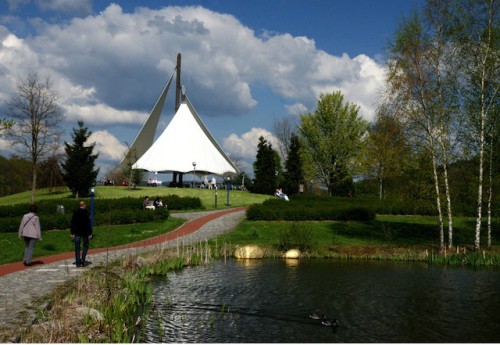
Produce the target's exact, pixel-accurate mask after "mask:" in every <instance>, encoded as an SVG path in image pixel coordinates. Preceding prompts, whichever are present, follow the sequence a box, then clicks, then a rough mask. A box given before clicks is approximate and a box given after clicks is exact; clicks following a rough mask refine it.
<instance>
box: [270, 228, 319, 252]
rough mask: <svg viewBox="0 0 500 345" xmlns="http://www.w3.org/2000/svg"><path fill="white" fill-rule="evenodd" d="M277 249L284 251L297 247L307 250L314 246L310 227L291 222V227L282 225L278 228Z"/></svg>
mask: <svg viewBox="0 0 500 345" xmlns="http://www.w3.org/2000/svg"><path fill="white" fill-rule="evenodd" d="M278 236H279V249H280V250H283V251H286V250H289V249H299V250H301V251H308V250H311V249H312V248H313V247H314V244H315V242H314V236H313V232H312V229H311V228H310V227H309V226H308V225H307V224H304V223H302V224H301V225H298V224H297V223H292V225H291V227H284V228H280V229H279V233H278Z"/></svg>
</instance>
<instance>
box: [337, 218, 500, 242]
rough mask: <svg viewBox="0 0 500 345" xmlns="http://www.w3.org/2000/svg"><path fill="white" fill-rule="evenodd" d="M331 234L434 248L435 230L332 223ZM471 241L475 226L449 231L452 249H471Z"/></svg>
mask: <svg viewBox="0 0 500 345" xmlns="http://www.w3.org/2000/svg"><path fill="white" fill-rule="evenodd" d="M330 227H331V229H332V230H333V232H334V234H336V235H340V236H344V237H347V238H351V239H354V240H356V239H358V240H360V241H361V240H363V241H374V242H377V243H383V244H391V245H437V244H438V243H439V230H438V226H437V225H436V224H421V223H408V222H385V221H379V220H375V221H371V222H339V223H332V224H331V226H330ZM493 229H494V230H493V231H492V242H493V245H496V244H498V243H500V230H495V229H498V227H493ZM444 238H445V242H448V228H447V225H445V228H444ZM474 239H475V222H474V221H469V220H467V221H461V222H457V224H456V225H455V226H454V229H453V244H454V245H455V246H472V245H473V244H474ZM481 243H483V244H486V243H487V232H486V224H484V225H483V226H482V231H481Z"/></svg>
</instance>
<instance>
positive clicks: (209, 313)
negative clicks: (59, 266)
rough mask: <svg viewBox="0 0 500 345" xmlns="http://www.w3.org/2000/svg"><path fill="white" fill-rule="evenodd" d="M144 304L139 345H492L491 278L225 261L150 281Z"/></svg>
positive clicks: (495, 309)
mask: <svg viewBox="0 0 500 345" xmlns="http://www.w3.org/2000/svg"><path fill="white" fill-rule="evenodd" d="M153 299H154V301H155V303H156V306H155V309H154V310H153V311H152V312H151V314H150V317H149V319H148V321H147V322H146V325H145V335H144V336H143V339H142V341H143V342H155V343H156V342H176V343H182V342H185V343H334V342H355V343H365V342H371V343H373V342H384V343H394V342H396V343H408V342H412V343H427V342H436V343H443V342H445V343H461V342H467V343H479V342H495V343H498V342H499V341H500V331H499V326H500V311H499V308H500V270H498V269H478V270H474V269H465V268H445V267H437V266H428V265H425V264H421V263H397V262H367V261H334V260H300V261H296V260H295V261H294V260H292V261H288V260H278V259H269V260H245V261H237V260H230V261H227V263H224V262H223V261H220V262H216V263H213V264H211V265H208V266H197V267H191V268H186V269H184V270H182V271H178V272H175V273H174V272H172V273H169V274H168V276H167V277H165V278H161V279H158V280H156V281H155V283H154V297H153ZM311 314H317V315H322V314H325V315H326V316H328V317H329V318H332V319H333V318H334V319H338V320H339V321H340V325H339V326H337V327H332V326H330V327H329V326H325V325H323V324H322V322H321V320H315V319H312V318H311V317H310V316H311Z"/></svg>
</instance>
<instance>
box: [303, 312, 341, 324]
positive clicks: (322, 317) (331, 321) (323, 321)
mask: <svg viewBox="0 0 500 345" xmlns="http://www.w3.org/2000/svg"><path fill="white" fill-rule="evenodd" d="M309 318H311V319H313V320H320V321H321V324H322V325H323V326H327V327H337V326H338V325H339V324H340V321H339V320H337V319H330V318H329V317H328V316H326V315H325V314H321V315H318V314H311V315H309Z"/></svg>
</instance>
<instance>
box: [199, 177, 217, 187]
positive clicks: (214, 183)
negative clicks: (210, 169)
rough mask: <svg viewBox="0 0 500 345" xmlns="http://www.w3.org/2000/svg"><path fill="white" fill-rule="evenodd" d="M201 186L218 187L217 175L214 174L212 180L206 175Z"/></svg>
mask: <svg viewBox="0 0 500 345" xmlns="http://www.w3.org/2000/svg"><path fill="white" fill-rule="evenodd" d="M201 187H202V188H208V189H217V180H216V179H215V176H212V179H211V180H210V181H208V177H207V176H205V178H204V179H203V183H202V185H201Z"/></svg>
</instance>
